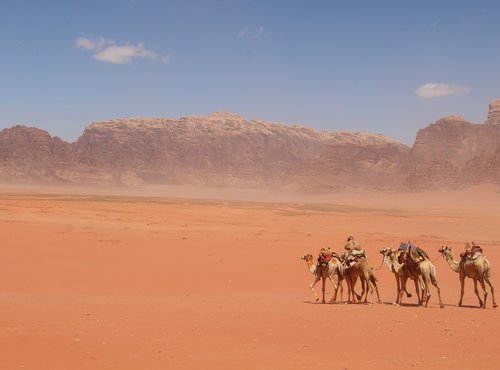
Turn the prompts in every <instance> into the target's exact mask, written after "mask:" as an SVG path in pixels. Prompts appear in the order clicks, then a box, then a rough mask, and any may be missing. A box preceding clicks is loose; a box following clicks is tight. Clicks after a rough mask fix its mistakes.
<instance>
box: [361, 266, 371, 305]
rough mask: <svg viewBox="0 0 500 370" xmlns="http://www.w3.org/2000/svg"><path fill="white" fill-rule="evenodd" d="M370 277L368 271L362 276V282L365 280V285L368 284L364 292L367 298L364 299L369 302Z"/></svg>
mask: <svg viewBox="0 0 500 370" xmlns="http://www.w3.org/2000/svg"><path fill="white" fill-rule="evenodd" d="M368 279H369V277H368V273H365V274H363V277H362V278H361V282H363V281H364V282H365V285H366V289H365V290H366V291H365V292H364V296H365V298H364V299H363V302H364V303H367V302H368V291H369V285H370V281H369V280H368ZM370 303H371V302H370Z"/></svg>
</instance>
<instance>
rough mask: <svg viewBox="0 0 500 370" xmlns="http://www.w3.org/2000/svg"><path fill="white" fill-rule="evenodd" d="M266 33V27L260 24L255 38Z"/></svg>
mask: <svg viewBox="0 0 500 370" xmlns="http://www.w3.org/2000/svg"><path fill="white" fill-rule="evenodd" d="M263 34H264V27H262V26H260V27H259V29H258V30H257V33H256V34H255V36H254V37H255V38H257V37H261V36H262V35H263Z"/></svg>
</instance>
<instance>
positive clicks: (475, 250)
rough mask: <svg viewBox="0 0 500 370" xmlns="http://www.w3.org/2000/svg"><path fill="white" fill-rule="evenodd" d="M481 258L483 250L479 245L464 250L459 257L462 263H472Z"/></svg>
mask: <svg viewBox="0 0 500 370" xmlns="http://www.w3.org/2000/svg"><path fill="white" fill-rule="evenodd" d="M480 256H483V248H481V247H480V246H479V245H473V246H472V247H471V248H470V249H466V250H465V251H464V252H462V253H460V257H462V260H464V261H474V260H475V259H476V258H478V257H480Z"/></svg>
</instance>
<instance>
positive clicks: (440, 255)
mask: <svg viewBox="0 0 500 370" xmlns="http://www.w3.org/2000/svg"><path fill="white" fill-rule="evenodd" d="M439 257H443V255H442V254H439V255H438V256H437V257H436V258H434V259H433V260H432V261H431V263H434V262H436V261H437V259H438V258H439Z"/></svg>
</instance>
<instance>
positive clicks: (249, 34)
mask: <svg viewBox="0 0 500 370" xmlns="http://www.w3.org/2000/svg"><path fill="white" fill-rule="evenodd" d="M263 35H264V27H263V26H259V28H257V30H256V31H255V33H254V32H253V31H251V30H250V28H248V27H243V28H242V29H241V31H240V32H238V34H237V35H236V38H237V39H242V38H251V39H256V38H259V37H261V36H263Z"/></svg>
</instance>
